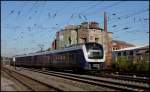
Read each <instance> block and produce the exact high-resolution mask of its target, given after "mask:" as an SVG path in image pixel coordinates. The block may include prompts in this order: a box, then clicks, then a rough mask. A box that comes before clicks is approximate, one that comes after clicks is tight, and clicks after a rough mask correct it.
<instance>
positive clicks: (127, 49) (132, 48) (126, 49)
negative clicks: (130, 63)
mask: <svg viewBox="0 0 150 92" xmlns="http://www.w3.org/2000/svg"><path fill="white" fill-rule="evenodd" d="M145 48H149V46H136V47H129V48H124V49H119V50H115V51H113V52H119V51H129V50H136V49H145Z"/></svg>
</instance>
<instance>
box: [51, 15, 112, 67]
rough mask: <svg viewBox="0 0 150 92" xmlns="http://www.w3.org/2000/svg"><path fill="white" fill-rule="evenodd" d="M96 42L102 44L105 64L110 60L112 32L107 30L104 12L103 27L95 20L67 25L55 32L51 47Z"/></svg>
mask: <svg viewBox="0 0 150 92" xmlns="http://www.w3.org/2000/svg"><path fill="white" fill-rule="evenodd" d="M86 42H97V43H100V44H102V45H103V47H104V51H105V56H106V57H105V65H106V67H109V66H110V65H111V61H112V49H111V48H112V32H108V31H107V16H106V13H104V29H102V28H101V27H99V24H98V23H97V22H83V23H81V24H80V25H68V26H66V27H64V29H61V30H60V31H58V32H57V33H56V39H55V40H54V41H53V43H52V49H63V48H65V47H68V46H70V45H73V44H78V43H86Z"/></svg>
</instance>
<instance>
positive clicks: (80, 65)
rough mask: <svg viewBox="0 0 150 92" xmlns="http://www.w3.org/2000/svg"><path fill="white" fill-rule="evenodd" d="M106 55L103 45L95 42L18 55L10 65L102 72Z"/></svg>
mask: <svg viewBox="0 0 150 92" xmlns="http://www.w3.org/2000/svg"><path fill="white" fill-rule="evenodd" d="M104 61H105V54H104V49H103V45H101V44H99V43H95V42H89V43H82V44H77V45H72V46H69V47H66V48H64V49H57V50H51V51H44V52H38V53H30V54H25V55H16V56H14V57H13V60H12V61H11V63H10V65H12V66H14V65H15V66H17V67H32V68H33V67H34V68H48V69H53V70H73V71H85V70H101V69H103V66H104Z"/></svg>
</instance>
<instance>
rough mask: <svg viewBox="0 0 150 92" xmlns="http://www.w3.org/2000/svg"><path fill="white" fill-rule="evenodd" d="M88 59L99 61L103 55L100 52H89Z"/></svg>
mask: <svg viewBox="0 0 150 92" xmlns="http://www.w3.org/2000/svg"><path fill="white" fill-rule="evenodd" d="M88 58H89V59H101V58H103V53H102V51H101V50H97V51H92V50H89V52H88Z"/></svg>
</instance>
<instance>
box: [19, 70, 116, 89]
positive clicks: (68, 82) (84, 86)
mask: <svg viewBox="0 0 150 92" xmlns="http://www.w3.org/2000/svg"><path fill="white" fill-rule="evenodd" d="M19 72H23V73H25V74H27V75H32V76H33V77H35V78H39V79H44V80H47V81H49V82H51V83H53V85H57V84H55V83H60V85H61V87H64V88H65V86H63V85H66V86H67V87H68V88H67V89H68V90H70V89H73V88H74V90H75V87H76V89H77V91H78V90H80V89H83V90H84V91H114V90H113V89H109V88H106V87H100V86H96V85H91V84H87V83H82V82H78V81H73V80H69V79H65V78H61V77H56V76H51V75H45V74H41V73H37V72H32V71H27V70H20V71H19ZM37 76H38V77H37Z"/></svg>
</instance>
